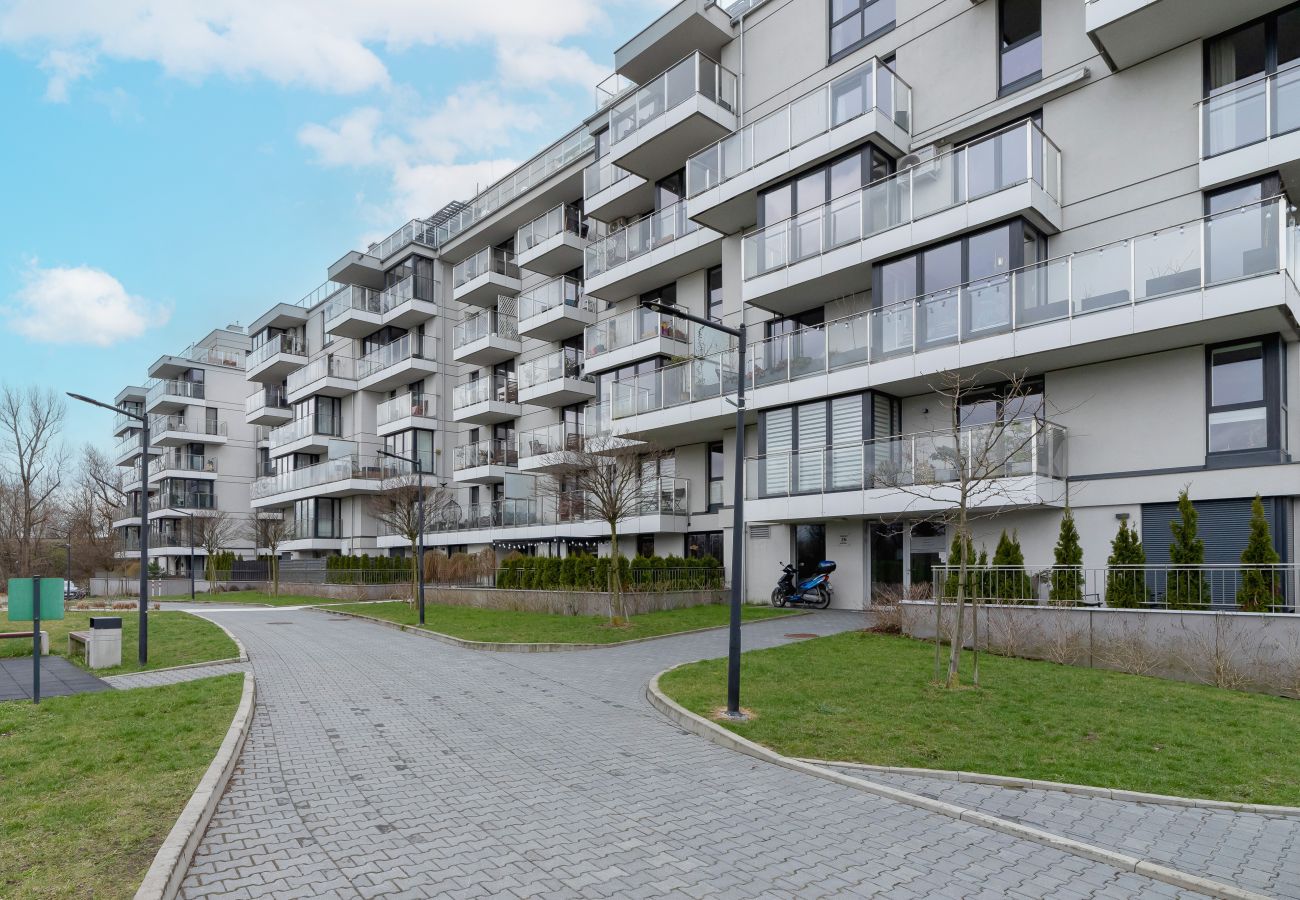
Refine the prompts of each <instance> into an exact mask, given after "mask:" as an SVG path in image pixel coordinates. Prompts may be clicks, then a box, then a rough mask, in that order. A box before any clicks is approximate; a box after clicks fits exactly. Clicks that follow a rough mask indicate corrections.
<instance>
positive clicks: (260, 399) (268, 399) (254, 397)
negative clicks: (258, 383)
mask: <svg viewBox="0 0 1300 900" xmlns="http://www.w3.org/2000/svg"><path fill="white" fill-rule="evenodd" d="M266 409H274V410H280V411H282V412H288V410H289V400H288V397H287V396H286V395H285V392H284V388H282V387H280V386H278V385H277V386H275V387H270V388H267V389H266V390H261V391H258V392H257V393H255V394H249V395H248V396H247V397H246V398H244V413H245V414H246V415H252V414H253V413H257V412H261V411H262V410H266Z"/></svg>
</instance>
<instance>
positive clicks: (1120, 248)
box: [1070, 241, 1130, 313]
mask: <svg viewBox="0 0 1300 900" xmlns="http://www.w3.org/2000/svg"><path fill="white" fill-rule="evenodd" d="M1129 274H1130V271H1129V242H1128V241H1120V242H1119V243H1118V244H1110V245H1108V246H1105V247H1099V248H1098V249H1096V250H1087V251H1085V252H1083V253H1077V254H1075V256H1074V259H1073V264H1072V277H1071V282H1072V283H1071V285H1070V294H1071V298H1072V300H1073V303H1074V311H1075V312H1076V313H1084V312H1090V311H1092V310H1094V309H1106V308H1108V307H1111V306H1119V305H1122V304H1125V303H1128V302H1129V292H1128V288H1129Z"/></svg>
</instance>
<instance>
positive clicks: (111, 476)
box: [59, 444, 126, 577]
mask: <svg viewBox="0 0 1300 900" xmlns="http://www.w3.org/2000/svg"><path fill="white" fill-rule="evenodd" d="M125 496H126V494H125V492H124V491H123V489H122V474H121V470H120V469H119V468H118V467H116V466H114V465H112V464H111V463H110V462H109V461H108V460H107V459H106V458H105V457H104V455H103V454H102V453H100V451H99V450H98V449H97V448H96V447H95V446H94V445H92V444H87V445H86V446H85V447H83V448H82V451H81V455H80V457H79V458H78V461H77V469H76V477H75V478H74V479H73V481H72V483H71V485H70V486H69V487H68V488H67V489H66V490H65V491H63V492H62V497H61V500H60V509H61V516H60V518H61V527H60V529H59V530H60V531H61V533H62V534H63V535H64V539H65V541H66V542H67V543H68V544H69V545H70V546H71V548H72V558H73V562H74V564H75V567H76V570H75V572H74V574H79V575H83V576H87V577H88V576H90V575H92V574H94V572H95V571H97V570H101V569H108V568H111V567H112V566H113V564H114V562H115V558H114V553H115V552H116V550H117V539H116V535H115V534H114V533H113V520H114V519H116V518H119V512H118V510H119V509H120V508H121V505H122V503H123V500H124V498H125Z"/></svg>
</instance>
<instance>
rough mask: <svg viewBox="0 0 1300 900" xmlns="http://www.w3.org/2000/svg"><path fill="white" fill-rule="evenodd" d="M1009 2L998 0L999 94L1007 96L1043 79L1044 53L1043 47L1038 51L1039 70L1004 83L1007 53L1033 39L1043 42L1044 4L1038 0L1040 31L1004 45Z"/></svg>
mask: <svg viewBox="0 0 1300 900" xmlns="http://www.w3.org/2000/svg"><path fill="white" fill-rule="evenodd" d="M1007 2H1008V0H998V12H997V43H998V96H999V97H1005V96H1007V95H1008V94H1014V93H1015V92H1016V91H1019V90H1022V89H1023V88H1027V87H1029V86H1030V85H1031V84H1037V83H1038V82H1040V81H1042V80H1043V54H1042V49H1041V47H1040V49H1039V53H1038V71H1037V72H1033V73H1031V74H1029V75H1024V76H1022V77H1020V78H1017V79H1016V80H1015V81H1012V82H1009V83H1004V82H1003V80H1002V61H1003V59H1004V58H1005V57H1006V55H1007V54H1008V53H1010V52H1012V51H1013V50H1018V49H1020V48H1021V47H1023V46H1025V45H1026V44H1029V43H1032V42H1033V41H1040V42H1041V41H1042V39H1043V4H1042V0H1037V2H1038V31H1036V32H1034V33H1033V34H1031V35H1027V36H1026V37H1023V38H1021V39H1020V40H1018V41H1016V42H1015V43H1014V44H1010V45H1008V46H1006V47H1004V46H1002V32H1003V27H1002V19H1003V16H1004V15H1005V13H1006V8H1007Z"/></svg>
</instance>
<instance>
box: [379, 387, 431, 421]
mask: <svg viewBox="0 0 1300 900" xmlns="http://www.w3.org/2000/svg"><path fill="white" fill-rule="evenodd" d="M437 414H438V413H437V398H436V397H434V396H433V395H431V394H422V393H415V392H412V393H409V394H401V395H400V396H397V397H393V398H392V399H391V400H385V401H384V402H383V403H380V404H379V405H378V406H376V407H375V424H376V425H387V424H388V423H390V422H396V421H397V420H398V419H404V418H406V417H407V416H426V417H429V418H432V417H434V416H436V415H437Z"/></svg>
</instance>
